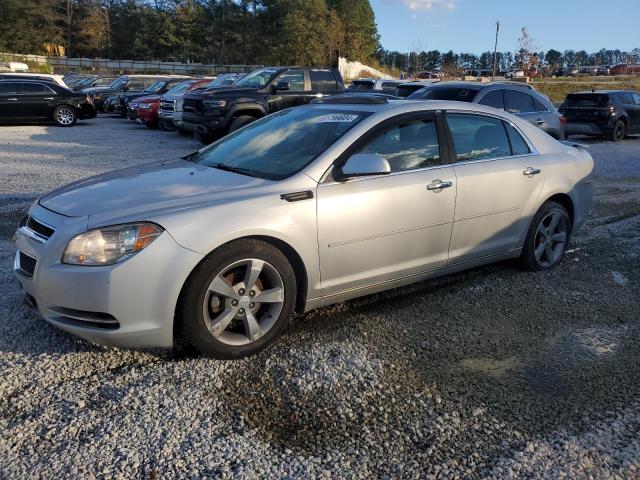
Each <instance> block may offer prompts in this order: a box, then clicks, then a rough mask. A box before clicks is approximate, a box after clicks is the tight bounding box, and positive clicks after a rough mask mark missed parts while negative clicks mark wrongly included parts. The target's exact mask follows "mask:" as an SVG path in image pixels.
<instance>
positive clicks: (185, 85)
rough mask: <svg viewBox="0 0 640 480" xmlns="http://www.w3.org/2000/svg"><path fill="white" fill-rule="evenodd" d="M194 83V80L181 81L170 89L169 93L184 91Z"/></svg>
mask: <svg viewBox="0 0 640 480" xmlns="http://www.w3.org/2000/svg"><path fill="white" fill-rule="evenodd" d="M194 83H195V82H194V81H193V80H187V81H186V82H180V83H179V84H177V85H176V86H175V87H173V88H172V89H171V90H169V91H168V92H167V93H168V94H169V95H173V94H176V93H184V92H186V91H187V89H188V88H189V87H190V86H191V85H193V84H194Z"/></svg>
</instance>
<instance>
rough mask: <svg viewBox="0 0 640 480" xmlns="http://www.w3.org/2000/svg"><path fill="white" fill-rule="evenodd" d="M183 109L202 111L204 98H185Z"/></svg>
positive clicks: (186, 110)
mask: <svg viewBox="0 0 640 480" xmlns="http://www.w3.org/2000/svg"><path fill="white" fill-rule="evenodd" d="M182 110H184V111H185V112H196V113H197V112H200V111H202V100H196V99H193V98H185V99H184V104H183V105H182Z"/></svg>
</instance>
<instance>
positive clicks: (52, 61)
mask: <svg viewBox="0 0 640 480" xmlns="http://www.w3.org/2000/svg"><path fill="white" fill-rule="evenodd" d="M0 61H5V62H8V61H18V62H29V63H35V64H37V65H46V64H49V65H50V66H51V67H52V68H53V70H54V72H55V73H64V72H68V71H81V72H89V73H91V72H95V73H166V74H181V75H189V74H200V75H203V74H217V73H224V72H248V71H251V70H253V69H255V68H259V67H260V66H261V65H215V64H204V63H181V62H155V61H144V60H110V59H108V58H68V57H45V56H43V55H20V54H15V53H2V52H0ZM338 69H339V70H340V73H341V74H342V76H343V78H345V79H353V78H357V77H359V76H360V75H361V74H362V72H367V73H368V74H370V75H372V76H374V77H376V78H385V79H389V78H391V77H390V76H389V75H387V74H385V73H382V72H381V71H379V70H376V69H375V68H372V67H369V66H368V65H364V64H362V63H360V62H349V61H347V59H345V58H343V57H340V60H339V63H338Z"/></svg>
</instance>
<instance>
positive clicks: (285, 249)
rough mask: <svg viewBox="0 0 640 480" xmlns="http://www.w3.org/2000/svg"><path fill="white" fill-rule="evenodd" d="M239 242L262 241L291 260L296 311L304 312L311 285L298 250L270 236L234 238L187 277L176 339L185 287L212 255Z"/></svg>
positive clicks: (180, 296) (175, 320)
mask: <svg viewBox="0 0 640 480" xmlns="http://www.w3.org/2000/svg"><path fill="white" fill-rule="evenodd" d="M239 240H260V241H263V242H265V243H268V244H269V245H271V246H272V247H274V248H276V249H277V250H279V251H280V252H281V253H282V254H283V255H284V256H285V257H287V260H289V262H290V263H291V267H292V268H293V271H294V274H295V276H296V287H297V288H296V301H295V310H296V311H297V312H304V310H305V304H306V300H307V289H308V285H309V277H308V273H307V269H306V267H305V265H304V261H303V260H302V257H301V256H300V254H299V253H298V252H297V251H296V249H295V248H293V247H292V246H291V245H289V244H288V243H287V242H285V241H284V240H281V239H279V238H276V237H272V236H269V235H248V236H243V237H238V238H234V239H233V240H229V241H228V242H225V243H223V244H221V245H218V246H217V247H216V248H214V249H213V250H211V251H210V252H209V253H208V254H207V255H204V256H203V257H202V258H201V259H200V261H199V262H198V263H197V264H196V265H194V266H193V268H192V269H191V271H190V272H189V274H188V275H187V276H186V278H185V280H184V282H183V283H182V286H181V287H180V293H179V294H178V299H177V301H176V304H175V306H174V317H173V336H174V339H177V338H178V335H179V333H180V324H179V319H178V309H179V308H180V303H181V302H182V301H183V297H184V292H185V287H186V286H187V283H188V282H189V280H190V279H191V276H192V275H193V273H194V272H195V271H196V269H197V268H198V267H199V266H200V265H201V264H202V263H203V262H204V261H205V260H206V259H207V258H208V257H209V256H210V255H212V254H213V253H214V252H215V251H217V250H218V249H219V248H221V247H223V246H225V245H229V244H230V243H234V242H237V241H239Z"/></svg>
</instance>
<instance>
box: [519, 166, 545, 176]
mask: <svg viewBox="0 0 640 480" xmlns="http://www.w3.org/2000/svg"><path fill="white" fill-rule="evenodd" d="M540 172H541V170H540V169H539V168H533V167H527V168H525V169H524V171H523V172H522V174H523V175H526V176H527V177H533V176H534V175H538V174H539V173H540Z"/></svg>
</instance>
